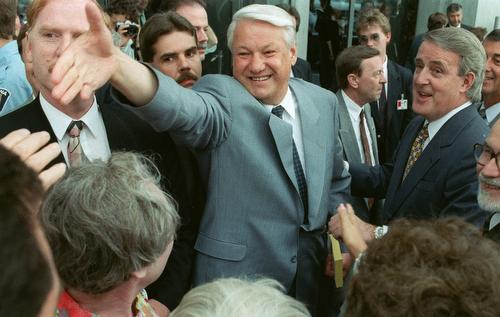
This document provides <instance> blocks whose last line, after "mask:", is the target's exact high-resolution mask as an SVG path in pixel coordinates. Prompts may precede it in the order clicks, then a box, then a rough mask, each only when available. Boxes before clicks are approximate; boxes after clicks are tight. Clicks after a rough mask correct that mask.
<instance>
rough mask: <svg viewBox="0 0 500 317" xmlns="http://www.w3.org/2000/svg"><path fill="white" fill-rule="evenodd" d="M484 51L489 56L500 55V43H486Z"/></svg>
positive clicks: (484, 43)
mask: <svg viewBox="0 0 500 317" xmlns="http://www.w3.org/2000/svg"><path fill="white" fill-rule="evenodd" d="M483 46H484V49H485V51H486V54H487V55H493V54H500V41H488V40H486V41H484V42H483Z"/></svg>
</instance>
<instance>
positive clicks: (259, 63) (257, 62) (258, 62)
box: [249, 54, 266, 73]
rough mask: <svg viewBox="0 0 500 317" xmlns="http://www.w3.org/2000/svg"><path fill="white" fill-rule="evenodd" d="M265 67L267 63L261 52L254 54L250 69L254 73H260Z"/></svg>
mask: <svg viewBox="0 0 500 317" xmlns="http://www.w3.org/2000/svg"><path fill="white" fill-rule="evenodd" d="M265 68H266V65H265V63H264V60H263V58H262V56H260V55H259V54H254V55H252V57H251V61H250V65H249V70H250V71H251V72H252V73H260V72H262V71H263V70H264V69H265Z"/></svg>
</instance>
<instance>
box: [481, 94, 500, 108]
mask: <svg viewBox="0 0 500 317" xmlns="http://www.w3.org/2000/svg"><path fill="white" fill-rule="evenodd" d="M498 102H500V98H498V96H497V97H495V96H483V104H484V107H485V108H489V107H491V106H494V105H495V104H497V103H498Z"/></svg>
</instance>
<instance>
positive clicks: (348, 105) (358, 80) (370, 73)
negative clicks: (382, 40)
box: [336, 46, 386, 223]
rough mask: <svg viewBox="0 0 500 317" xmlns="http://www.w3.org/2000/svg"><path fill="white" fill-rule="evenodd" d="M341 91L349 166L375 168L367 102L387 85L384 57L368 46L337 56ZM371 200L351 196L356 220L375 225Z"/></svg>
mask: <svg viewBox="0 0 500 317" xmlns="http://www.w3.org/2000/svg"><path fill="white" fill-rule="evenodd" d="M336 69H337V82H338V84H339V87H340V90H339V91H338V92H337V99H338V100H339V118H340V120H339V137H340V141H341V142H342V147H343V150H344V160H345V161H347V162H348V163H364V164H367V165H370V166H374V165H377V164H378V163H379V160H378V151H377V132H376V129H375V123H374V122H373V117H372V116H371V109H370V102H373V101H377V100H378V99H379V98H380V93H381V92H382V89H383V87H384V84H385V83H386V79H385V77H384V70H383V58H382V56H380V52H379V51H378V50H377V49H375V48H372V47H368V46H352V47H349V48H346V49H345V50H343V51H342V53H340V55H339V56H338V57H337V61H336ZM379 203H380V201H379V200H375V199H374V198H366V197H365V198H363V197H353V198H352V205H353V207H354V210H356V214H357V215H358V217H360V218H361V219H363V220H364V221H367V222H370V223H378V222H379V221H378V217H377V208H378V205H379Z"/></svg>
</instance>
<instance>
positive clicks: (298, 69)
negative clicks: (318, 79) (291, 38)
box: [292, 57, 314, 84]
mask: <svg viewBox="0 0 500 317" xmlns="http://www.w3.org/2000/svg"><path fill="white" fill-rule="evenodd" d="M292 72H293V76H294V77H297V78H300V79H303V80H305V81H308V82H310V83H313V84H314V82H313V80H312V69H311V65H310V64H309V62H308V61H306V60H304V59H302V58H300V57H297V62H296V63H295V65H293V66H292Z"/></svg>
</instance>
